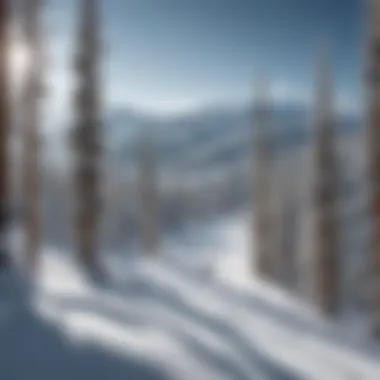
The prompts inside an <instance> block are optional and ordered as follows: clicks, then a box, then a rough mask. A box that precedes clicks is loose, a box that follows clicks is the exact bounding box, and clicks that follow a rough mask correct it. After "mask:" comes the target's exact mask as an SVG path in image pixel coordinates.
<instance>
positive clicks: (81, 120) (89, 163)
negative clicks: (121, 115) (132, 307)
mask: <svg viewBox="0 0 380 380" xmlns="http://www.w3.org/2000/svg"><path fill="white" fill-rule="evenodd" d="M80 4H81V9H80V19H79V28H78V37H77V41H78V51H77V56H76V65H75V69H76V71H77V80H78V89H77V96H76V99H75V106H76V122H75V125H74V129H73V135H72V137H73V147H74V159H75V169H74V186H75V193H76V205H75V211H76V228H75V234H76V242H77V249H78V257H79V260H80V262H81V263H82V264H83V265H84V266H85V268H86V269H87V270H89V271H90V274H91V275H96V276H98V275H99V276H101V277H103V275H104V273H103V270H102V269H101V266H100V264H99V261H98V258H97V247H98V239H97V238H98V235H99V226H100V214H101V187H100V185H101V158H102V149H101V135H100V133H101V115H100V106H101V104H100V99H99V95H100V94H99V73H98V61H99V50H100V49H99V38H98V27H99V25H98V24H99V20H98V2H97V1H96V0H81V2H80Z"/></svg>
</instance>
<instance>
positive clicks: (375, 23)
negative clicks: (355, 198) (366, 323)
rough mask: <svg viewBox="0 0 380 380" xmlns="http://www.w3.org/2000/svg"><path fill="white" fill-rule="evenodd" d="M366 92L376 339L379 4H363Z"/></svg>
mask: <svg viewBox="0 0 380 380" xmlns="http://www.w3.org/2000/svg"><path fill="white" fill-rule="evenodd" d="M367 18H368V25H367V41H366V50H367V51H366V56H367V57H366V58H367V62H366V63H367V68H366V76H365V80H366V90H367V102H368V104H367V115H366V118H367V120H366V122H367V137H368V148H369V149H368V151H369V157H368V161H369V177H370V178H369V181H370V205H369V206H370V207H369V208H370V218H371V235H372V236H371V243H372V244H371V254H370V265H371V269H372V275H373V282H372V284H373V286H372V291H371V294H372V305H373V322H372V323H373V325H372V328H373V333H374V335H376V336H378V337H380V186H379V185H380V149H379V147H380V3H379V2H378V1H373V0H368V1H367Z"/></svg>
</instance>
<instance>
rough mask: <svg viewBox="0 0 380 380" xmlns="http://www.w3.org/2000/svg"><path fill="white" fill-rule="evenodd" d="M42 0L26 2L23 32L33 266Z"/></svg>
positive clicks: (28, 247)
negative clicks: (27, 54) (26, 55)
mask: <svg viewBox="0 0 380 380" xmlns="http://www.w3.org/2000/svg"><path fill="white" fill-rule="evenodd" d="M40 8H41V0H28V1H25V2H24V11H23V16H24V35H25V41H26V43H27V46H28V48H29V51H30V57H29V60H30V62H29V67H28V71H27V73H26V80H25V86H24V93H23V102H22V110H21V111H22V117H23V127H24V128H23V131H22V133H23V143H24V160H23V161H24V162H23V195H24V220H23V221H24V228H25V231H24V235H25V258H26V261H27V263H28V267H29V268H30V269H32V270H34V269H35V267H36V265H37V256H38V251H39V245H40V227H41V220H40V217H41V215H40V197H39V194H40V182H41V167H40V157H39V153H40V150H41V146H40V130H39V127H40V117H39V100H40V96H41V89H42V82H41V68H42V50H41V48H42V46H41V35H40V34H41V32H40V13H41V9H40Z"/></svg>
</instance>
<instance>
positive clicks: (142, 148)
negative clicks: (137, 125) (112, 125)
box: [138, 127, 158, 255]
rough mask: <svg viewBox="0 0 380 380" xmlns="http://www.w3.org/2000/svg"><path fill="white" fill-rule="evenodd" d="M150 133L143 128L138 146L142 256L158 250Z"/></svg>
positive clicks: (153, 167) (155, 187)
mask: <svg viewBox="0 0 380 380" xmlns="http://www.w3.org/2000/svg"><path fill="white" fill-rule="evenodd" d="M151 133H152V132H151V131H149V130H148V129H147V128H146V127H144V129H143V131H142V133H141V136H140V140H139V146H138V160H139V164H140V184H139V185H140V186H139V193H140V194H139V196H140V212H139V216H140V231H141V247H142V251H143V253H144V254H148V255H151V254H155V253H157V249H158V199H157V179H156V167H155V166H156V163H155V153H154V152H155V147H154V144H153V139H152V134H151Z"/></svg>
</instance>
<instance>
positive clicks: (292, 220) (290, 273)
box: [278, 156, 298, 290]
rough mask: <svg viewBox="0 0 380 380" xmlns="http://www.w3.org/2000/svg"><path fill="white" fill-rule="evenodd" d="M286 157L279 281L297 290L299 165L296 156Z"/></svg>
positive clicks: (280, 227) (280, 220)
mask: <svg viewBox="0 0 380 380" xmlns="http://www.w3.org/2000/svg"><path fill="white" fill-rule="evenodd" d="M286 158H287V157H285V164H286V165H285V168H284V170H283V171H282V173H281V175H282V176H283V178H282V181H281V185H282V190H281V194H280V200H281V204H280V212H279V220H278V224H279V226H278V227H279V231H280V233H279V235H280V238H279V248H278V249H279V259H278V266H279V268H278V278H279V282H280V283H281V284H282V285H284V286H285V287H287V288H289V289H291V290H295V287H296V284H297V279H298V273H297V260H296V257H297V252H296V251H297V243H296V241H297V221H298V219H297V218H298V209H297V186H296V183H297V182H296V177H297V172H296V171H297V166H296V158H297V156H295V157H294V158H293V157H291V158H287V159H286Z"/></svg>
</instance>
